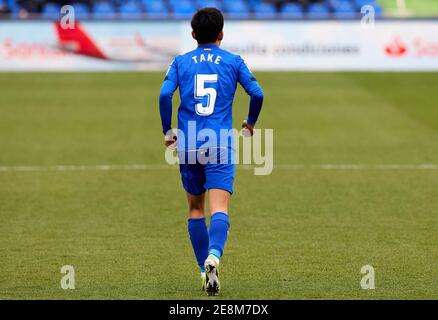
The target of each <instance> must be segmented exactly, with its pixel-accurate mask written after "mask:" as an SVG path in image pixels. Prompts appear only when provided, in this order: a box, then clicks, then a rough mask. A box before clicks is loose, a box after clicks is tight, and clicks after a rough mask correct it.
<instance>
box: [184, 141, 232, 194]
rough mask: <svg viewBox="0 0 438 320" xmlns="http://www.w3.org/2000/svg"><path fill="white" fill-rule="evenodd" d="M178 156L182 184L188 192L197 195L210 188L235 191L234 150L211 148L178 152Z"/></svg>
mask: <svg viewBox="0 0 438 320" xmlns="http://www.w3.org/2000/svg"><path fill="white" fill-rule="evenodd" d="M199 155H201V156H200V157H199ZM178 156H179V159H180V165H179V171H180V173H181V180H182V184H183V187H184V189H185V190H186V191H187V192H188V193H190V194H192V195H195V196H197V195H201V194H203V193H204V192H205V191H206V190H209V189H222V190H225V191H228V192H229V193H231V194H232V193H233V183H234V161H232V160H231V159H233V157H234V152H233V151H232V150H227V149H225V150H224V149H216V148H210V149H205V150H197V151H191V152H183V153H178ZM199 158H201V159H199ZM183 159H184V161H182V160H183ZM190 159H191V161H189V160H190Z"/></svg>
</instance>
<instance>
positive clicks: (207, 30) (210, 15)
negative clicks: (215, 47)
mask: <svg viewBox="0 0 438 320" xmlns="http://www.w3.org/2000/svg"><path fill="white" fill-rule="evenodd" d="M191 25H192V29H193V32H194V33H195V36H196V41H198V43H199V44H205V43H211V42H216V40H217V39H218V37H219V33H221V31H222V29H223V28H224V16H223V15H222V12H220V11H219V10H218V9H216V8H203V9H200V10H198V11H197V12H196V13H195V14H194V15H193V18H192V22H191Z"/></svg>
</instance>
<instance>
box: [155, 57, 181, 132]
mask: <svg viewBox="0 0 438 320" xmlns="http://www.w3.org/2000/svg"><path fill="white" fill-rule="evenodd" d="M177 87H178V64H177V59H176V58H175V59H174V60H173V61H172V63H171V64H170V66H169V69H167V73H166V76H165V78H164V81H163V85H162V86H161V91H160V99H159V105H160V116H161V125H162V128H163V133H164V134H166V133H167V131H169V130H170V129H171V128H172V97H173V94H174V92H175V90H176V88H177Z"/></svg>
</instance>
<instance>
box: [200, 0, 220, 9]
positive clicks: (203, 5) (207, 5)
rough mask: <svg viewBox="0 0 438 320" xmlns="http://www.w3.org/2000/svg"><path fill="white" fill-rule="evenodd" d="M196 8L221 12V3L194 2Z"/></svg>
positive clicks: (211, 0)
mask: <svg viewBox="0 0 438 320" xmlns="http://www.w3.org/2000/svg"><path fill="white" fill-rule="evenodd" d="M196 8H198V9H201V8H217V9H219V10H222V2H221V1H219V0H198V1H197V2H196Z"/></svg>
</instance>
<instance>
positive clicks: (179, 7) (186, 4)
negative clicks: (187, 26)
mask: <svg viewBox="0 0 438 320" xmlns="http://www.w3.org/2000/svg"><path fill="white" fill-rule="evenodd" d="M171 6H172V9H173V16H174V17H175V18H177V19H190V18H191V17H192V16H193V14H194V13H195V11H196V6H195V5H194V4H193V2H192V1H190V0H179V1H173V3H171Z"/></svg>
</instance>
